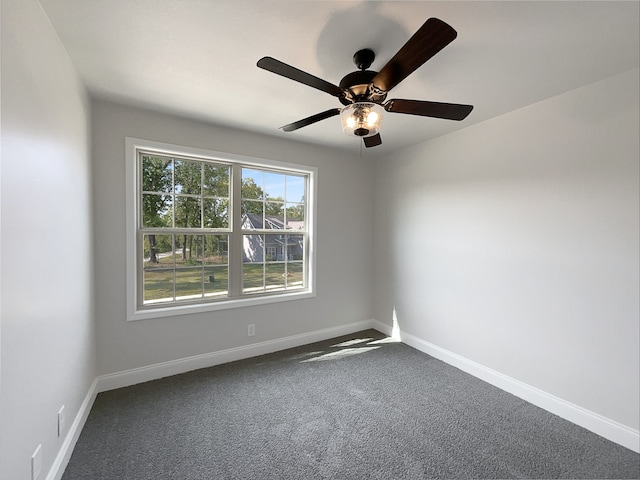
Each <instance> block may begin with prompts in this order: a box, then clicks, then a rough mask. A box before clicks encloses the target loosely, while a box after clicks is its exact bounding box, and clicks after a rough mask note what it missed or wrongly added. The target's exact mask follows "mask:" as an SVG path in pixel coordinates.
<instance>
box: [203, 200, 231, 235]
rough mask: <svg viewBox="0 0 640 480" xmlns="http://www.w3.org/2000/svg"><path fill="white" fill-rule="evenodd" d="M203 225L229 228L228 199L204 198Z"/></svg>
mask: <svg viewBox="0 0 640 480" xmlns="http://www.w3.org/2000/svg"><path fill="white" fill-rule="evenodd" d="M203 206H204V210H203V214H204V219H203V220H204V227H205V228H229V201H228V200H220V199H213V200H210V199H207V198H205V199H204V205H203Z"/></svg>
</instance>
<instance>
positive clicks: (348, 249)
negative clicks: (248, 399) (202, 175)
mask: <svg viewBox="0 0 640 480" xmlns="http://www.w3.org/2000/svg"><path fill="white" fill-rule="evenodd" d="M92 115H93V117H92V131H93V142H92V143H93V157H94V167H93V168H94V204H95V209H94V218H95V225H94V229H95V230H94V231H95V249H96V252H97V255H96V299H95V305H96V321H97V331H98V336H97V338H98V365H99V370H100V373H101V374H111V373H116V372H121V371H126V370H129V369H133V368H137V367H142V366H148V365H154V364H157V363H161V362H167V361H171V360H176V359H182V358H186V357H190V356H194V355H201V354H206V353H210V352H216V351H220V350H224V349H229V348H233V347H240V346H244V345H248V344H250V343H254V342H263V341H268V340H274V339H278V338H282V337H286V336H291V335H297V334H302V333H307V332H312V331H315V330H321V329H325V328H332V327H337V326H340V325H345V324H349V323H352V322H358V321H363V320H368V319H370V318H371V288H372V284H371V278H372V272H373V270H372V267H371V255H372V248H373V241H372V238H371V230H372V227H371V224H372V220H373V211H372V209H371V205H372V202H373V193H372V191H371V189H370V185H371V182H372V181H373V173H372V169H371V160H370V159H360V158H357V152H358V150H359V149H358V146H357V145H354V153H356V154H354V155H344V154H338V153H334V152H331V151H330V150H327V149H325V148H320V147H315V146H310V145H304V144H301V143H296V142H290V141H286V140H283V139H278V138H269V137H267V136H262V135H257V134H252V133H248V132H242V131H239V130H232V129H228V128H222V127H217V126H214V125H210V124H205V123H200V122H197V121H193V120H187V119H184V118H179V117H174V116H171V115H167V114H162V113H156V112H152V111H146V110H143V109H138V108H134V107H130V106H123V105H119V104H116V103H110V102H106V101H94V102H93V104H92ZM126 136H130V137H136V138H142V139H147V140H155V141H160V142H166V143H171V144H176V145H184V146H188V147H195V148H204V149H209V150H215V151H221V152H229V153H233V154H238V155H248V156H253V157H260V158H266V159H272V160H277V161H284V162H291V163H299V164H304V165H310V166H314V167H317V168H318V214H317V230H318V235H317V250H316V251H317V277H316V280H317V296H316V297H315V298H311V299H305V300H298V301H293V302H284V303H276V304H268V305H261V306H256V307H247V308H235V309H231V310H222V311H216V312H209V313H204V314H190V315H182V316H176V317H164V318H158V319H151V320H140V321H133V322H127V321H126V311H125V303H126V297H125V294H126V290H125V289H126V285H125V283H124V279H125V271H126V264H125V255H124V254H125V251H126V250H125V248H126V235H125V227H126V225H125V214H126V210H125V137H126ZM249 323H255V325H256V335H255V337H251V338H249V337H247V334H246V332H247V324H249Z"/></svg>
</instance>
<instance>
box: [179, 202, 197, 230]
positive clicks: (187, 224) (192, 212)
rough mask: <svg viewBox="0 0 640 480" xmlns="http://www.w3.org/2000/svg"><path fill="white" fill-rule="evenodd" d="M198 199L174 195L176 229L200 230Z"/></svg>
mask: <svg viewBox="0 0 640 480" xmlns="http://www.w3.org/2000/svg"><path fill="white" fill-rule="evenodd" d="M200 215H201V212H200V199H199V198H197V197H185V196H182V195H176V219H175V222H176V228H200V227H201V226H202V219H201V217H200Z"/></svg>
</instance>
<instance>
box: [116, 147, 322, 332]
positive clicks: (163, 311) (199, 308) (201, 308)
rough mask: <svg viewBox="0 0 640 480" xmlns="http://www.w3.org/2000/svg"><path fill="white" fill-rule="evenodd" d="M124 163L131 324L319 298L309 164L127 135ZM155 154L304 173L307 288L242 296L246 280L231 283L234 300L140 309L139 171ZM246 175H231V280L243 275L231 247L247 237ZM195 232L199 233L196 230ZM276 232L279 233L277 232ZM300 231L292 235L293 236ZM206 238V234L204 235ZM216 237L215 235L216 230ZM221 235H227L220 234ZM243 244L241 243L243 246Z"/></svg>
mask: <svg viewBox="0 0 640 480" xmlns="http://www.w3.org/2000/svg"><path fill="white" fill-rule="evenodd" d="M125 150H126V151H125V162H126V174H125V177H126V178H125V180H126V247H127V248H126V275H127V279H126V286H127V320H128V321H134V320H143V319H149V318H159V317H167V316H178V315H185V314H193V313H203V312H210V311H216V310H225V309H230V308H239V307H248V306H254V305H262V304H269V303H278V302H286V301H292V300H300V299H303V298H312V297H315V296H316V293H315V290H316V279H315V272H316V255H315V250H316V248H315V242H316V239H315V231H316V205H317V199H316V192H317V173H318V170H317V168H316V167H311V166H307V165H300V164H293V163H289V162H282V161H277V160H269V159H264V158H257V157H250V156H245V155H238V154H231V153H226V152H219V151H213V150H206V149H201V148H194V147H187V146H182V145H174V144H169V143H164V142H157V141H152V140H145V139H139V138H133V137H125ZM140 151H143V152H147V153H156V154H158V155H168V156H174V157H183V158H184V157H191V158H194V159H196V160H197V159H200V160H211V161H215V162H218V163H222V164H227V165H230V166H231V171H233V169H234V168H235V169H237V170H241V168H242V167H248V168H251V167H255V168H259V169H273V170H282V171H283V173H292V174H296V173H297V174H303V175H306V176H308V183H307V192H306V194H307V197H308V198H305V203H306V217H305V223H306V229H307V233H306V235H307V245H306V247H307V252H306V253H307V261H306V268H307V276H306V280H307V287H306V288H304V289H300V290H298V289H296V290H289V291H287V290H285V291H277V292H269V293H250V294H243V293H242V292H241V282H237V284H233V285H232V284H231V282H230V284H229V297H227V298H225V299H224V300H221V299H219V300H213V301H211V300H209V301H206V302H200V303H188V304H180V303H178V304H171V305H167V304H158V306H145V307H144V308H141V306H139V305H138V301H139V298H140V295H141V294H142V289H141V284H140V280H139V278H140V276H141V275H140V274H141V272H142V268H143V259H142V258H140V257H141V255H139V252H138V245H137V243H138V236H139V235H141V233H140V231H139V230H140V229H139V226H138V222H139V218H140V215H141V205H140V203H141V202H140V201H139V198H140V196H139V193H140V190H139V188H140V187H139V183H140V180H141V179H140V175H141V172H140V169H139V168H138V152H140ZM241 182H242V179H241V175H237V174H236V175H234V174H233V173H232V176H231V185H230V201H229V230H230V231H229V232H228V235H229V252H228V253H229V255H230V256H229V259H228V264H229V276H230V277H231V276H232V272H231V269H234V270H235V272H234V273H233V275H234V276H237V275H241V273H240V272H241V271H242V268H243V261H242V253H243V252H242V248H238V247H237V246H236V248H232V243H233V238H236V236H238V237H239V238H240V239H242V235H243V231H242V228H241V219H242V215H241V214H240V213H239V212H238V214H237V215H234V212H236V211H237V210H239V209H240V205H241V202H240V197H241ZM194 233H196V232H194ZM274 233H275V232H274ZM293 233H295V232H292V234H293ZM200 234H201V233H200ZM211 234H216V233H214V232H211ZM218 234H225V233H224V232H219V233H218ZM241 244H242V242H241V241H240V245H241Z"/></svg>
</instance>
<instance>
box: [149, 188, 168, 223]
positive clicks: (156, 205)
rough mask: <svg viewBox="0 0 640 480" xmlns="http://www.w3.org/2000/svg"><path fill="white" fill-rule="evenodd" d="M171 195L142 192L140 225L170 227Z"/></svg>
mask: <svg viewBox="0 0 640 480" xmlns="http://www.w3.org/2000/svg"><path fill="white" fill-rule="evenodd" d="M171 205H172V197H171V195H157V194H153V193H144V194H142V226H143V227H171V226H172V225H171Z"/></svg>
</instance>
